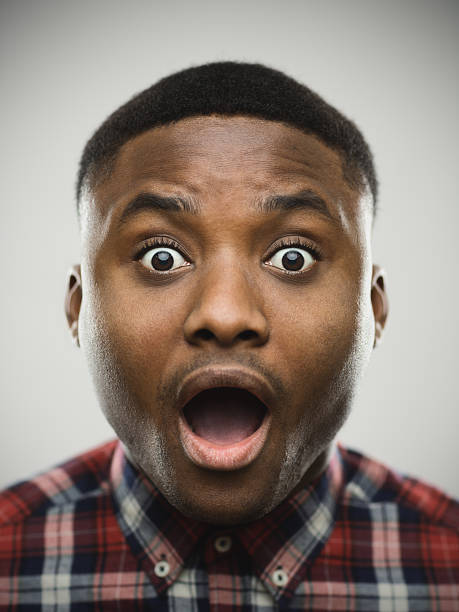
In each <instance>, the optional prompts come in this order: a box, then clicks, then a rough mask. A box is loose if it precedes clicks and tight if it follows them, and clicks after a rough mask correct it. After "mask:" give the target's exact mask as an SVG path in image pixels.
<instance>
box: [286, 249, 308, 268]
mask: <svg viewBox="0 0 459 612" xmlns="http://www.w3.org/2000/svg"><path fill="white" fill-rule="evenodd" d="M282 264H283V265H284V266H285V267H286V268H288V269H289V270H301V268H302V267H303V264H304V257H303V255H301V253H298V251H288V252H287V253H285V255H284V256H283V257H282Z"/></svg>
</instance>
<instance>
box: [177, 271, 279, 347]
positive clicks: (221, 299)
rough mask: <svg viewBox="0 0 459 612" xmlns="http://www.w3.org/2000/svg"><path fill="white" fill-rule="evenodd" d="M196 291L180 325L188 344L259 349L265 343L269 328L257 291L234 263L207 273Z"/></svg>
mask: <svg viewBox="0 0 459 612" xmlns="http://www.w3.org/2000/svg"><path fill="white" fill-rule="evenodd" d="M198 290H199V294H198V295H197V296H196V298H195V300H194V303H193V307H192V309H191V310H190V313H189V315H188V317H187V318H186V320H185V324H184V334H185V339H186V340H187V341H188V342H189V343H190V344H193V345H197V346H207V345H208V344H209V343H212V342H213V343H215V344H218V345H220V346H227V347H229V346H233V345H234V344H236V343H243V344H244V345H245V346H261V345H263V344H264V343H265V342H266V341H267V339H268V336H269V327H268V321H267V319H266V317H265V315H264V314H263V312H262V310H261V308H260V301H261V296H260V294H259V291H258V290H257V288H256V287H255V284H254V283H253V282H250V280H249V279H248V278H247V277H246V275H245V274H244V273H243V271H242V270H239V269H236V268H235V266H234V263H233V265H232V266H226V267H225V269H223V267H220V268H219V269H218V270H214V271H212V272H209V273H207V274H206V276H205V279H204V280H203V282H202V283H201V284H200V286H199V289H198Z"/></svg>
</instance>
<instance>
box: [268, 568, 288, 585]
mask: <svg viewBox="0 0 459 612" xmlns="http://www.w3.org/2000/svg"><path fill="white" fill-rule="evenodd" d="M271 580H272V581H273V582H274V584H275V585H276V586H277V587H284V586H285V585H286V584H287V582H288V575H287V572H284V570H283V569H282V568H280V567H278V568H277V569H276V570H275V571H274V572H273V573H272V574H271Z"/></svg>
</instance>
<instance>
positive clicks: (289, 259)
mask: <svg viewBox="0 0 459 612" xmlns="http://www.w3.org/2000/svg"><path fill="white" fill-rule="evenodd" d="M315 261H316V258H315V257H314V256H313V255H312V254H311V253H310V252H309V251H308V249H306V248H300V247H297V246H290V247H288V248H283V249H279V250H278V251H277V252H276V253H274V255H273V256H272V257H271V258H270V259H269V260H268V261H267V262H266V263H267V264H268V265H270V266H273V267H274V268H279V269H280V270H284V271H286V272H303V271H304V270H307V269H308V268H310V267H311V266H312V265H313V264H314V263H315Z"/></svg>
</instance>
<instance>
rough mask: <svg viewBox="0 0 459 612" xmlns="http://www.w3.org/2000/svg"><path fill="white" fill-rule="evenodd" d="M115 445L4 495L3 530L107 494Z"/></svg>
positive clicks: (77, 458) (0, 494)
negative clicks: (88, 498) (86, 499)
mask: <svg viewBox="0 0 459 612" xmlns="http://www.w3.org/2000/svg"><path fill="white" fill-rule="evenodd" d="M115 445H116V440H112V441H110V442H107V443H105V444H102V445H100V446H98V447H96V448H94V449H91V450H89V451H87V452H85V453H82V454H80V455H77V456H75V457H73V458H72V459H70V460H67V461H65V462H64V463H62V464H60V465H58V466H56V467H54V468H52V469H50V470H48V471H46V472H42V473H40V474H38V475H37V476H35V477H34V478H32V479H30V480H25V481H21V482H18V483H16V484H14V485H13V486H11V487H9V488H7V489H5V490H4V491H2V492H0V528H2V527H5V526H7V525H11V524H17V523H20V522H23V521H25V520H27V519H28V518H32V517H34V516H44V515H46V514H47V513H49V512H50V511H51V510H52V509H58V508H59V507H63V506H67V505H69V504H75V503H77V502H79V501H82V500H83V499H85V498H87V497H94V496H98V495H103V494H104V493H105V492H106V491H107V490H108V475H109V469H110V461H111V457H112V454H113V451H114V448H115Z"/></svg>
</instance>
